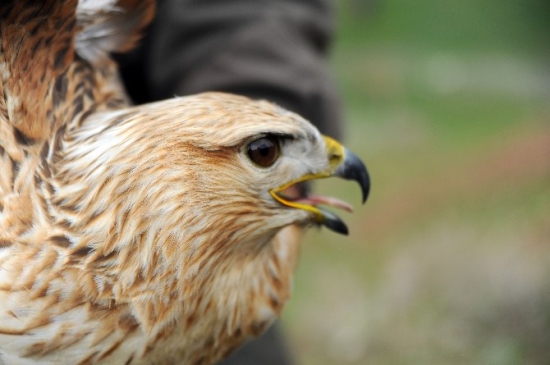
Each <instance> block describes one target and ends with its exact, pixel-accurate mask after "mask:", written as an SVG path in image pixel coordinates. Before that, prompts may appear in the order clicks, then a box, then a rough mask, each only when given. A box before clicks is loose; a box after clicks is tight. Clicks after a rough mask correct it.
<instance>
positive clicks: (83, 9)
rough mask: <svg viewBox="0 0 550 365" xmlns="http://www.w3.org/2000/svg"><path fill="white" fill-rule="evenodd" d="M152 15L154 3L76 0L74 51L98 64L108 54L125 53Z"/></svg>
mask: <svg viewBox="0 0 550 365" xmlns="http://www.w3.org/2000/svg"><path fill="white" fill-rule="evenodd" d="M154 13H155V1H154V0H80V1H79V2H78V6H77V9H76V18H77V24H78V26H79V28H80V31H79V32H78V33H77V34H76V42H75V48H76V51H77V53H78V54H79V56H81V57H82V58H84V59H86V60H87V61H89V62H91V63H93V64H98V63H100V62H102V61H104V60H106V59H107V58H108V56H109V53H112V52H119V53H120V52H127V51H129V50H130V49H132V48H133V47H134V46H135V45H136V44H137V42H138V41H139V39H140V38H141V33H142V31H143V29H144V28H145V27H146V26H147V25H148V24H149V23H150V22H151V20H152V19H153V15H154Z"/></svg>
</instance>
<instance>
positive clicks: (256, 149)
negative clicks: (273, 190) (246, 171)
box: [247, 136, 279, 167]
mask: <svg viewBox="0 0 550 365" xmlns="http://www.w3.org/2000/svg"><path fill="white" fill-rule="evenodd" d="M247 153H248V157H249V158H250V160H251V161H252V162H254V163H255V164H256V165H258V166H260V167H269V166H271V165H273V164H274V163H275V161H277V158H278V157H279V143H278V141H277V139H276V138H275V137H273V136H266V137H262V138H259V139H257V140H255V141H252V142H250V144H249V145H248V147H247Z"/></svg>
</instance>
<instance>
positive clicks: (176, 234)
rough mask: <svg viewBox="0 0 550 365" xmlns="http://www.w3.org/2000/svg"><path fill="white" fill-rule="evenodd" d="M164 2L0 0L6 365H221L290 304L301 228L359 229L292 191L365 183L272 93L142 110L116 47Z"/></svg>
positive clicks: (1, 293)
mask: <svg viewBox="0 0 550 365" xmlns="http://www.w3.org/2000/svg"><path fill="white" fill-rule="evenodd" d="M153 8H154V6H153V4H152V2H151V1H140V0H118V1H116V0H94V1H92V0H88V1H86V0H80V1H77V0H44V1H35V0H18V1H2V3H0V33H1V44H0V76H1V82H0V364H5V365H11V364H92V363H94V364H95V363H104V364H175V363H180V364H211V363H214V362H216V361H218V360H219V359H221V358H223V357H224V356H226V355H227V354H228V353H229V352H230V351H231V350H232V349H234V348H235V347H237V346H238V345H239V344H240V343H241V342H242V341H243V340H245V339H247V338H249V337H250V336H254V335H257V334H259V333H260V332H261V331H263V330H264V329H265V328H266V326H268V325H269V324H270V323H271V322H272V321H273V320H274V319H275V318H276V316H277V315H278V314H279V312H280V311H281V309H282V307H283V305H284V304H285V302H286V301H287V299H288V297H289V295H290V287H291V276H292V273H293V269H294V265H295V261H296V257H297V252H298V241H299V237H300V232H301V231H302V228H303V227H306V226H310V225H315V224H318V225H324V226H327V227H328V228H330V229H332V230H335V231H337V232H340V233H347V229H346V227H345V225H344V223H343V222H342V221H341V220H340V219H339V218H338V217H337V216H336V215H334V214H333V213H330V212H329V211H327V210H325V209H323V208H321V207H319V205H320V204H328V205H333V206H336V207H342V208H347V207H348V206H347V205H345V204H344V203H342V202H340V201H338V200H336V199H333V198H326V197H320V196H298V197H296V196H294V195H292V194H291V193H290V192H291V191H292V188H293V187H296V186H297V185H299V184H303V183H304V182H306V181H309V180H312V179H318V178H325V177H329V176H340V177H343V178H346V179H353V180H356V181H358V182H359V184H360V185H361V187H362V191H363V201H364V200H365V199H366V196H367V193H368V188H369V178H368V174H367V170H366V168H365V166H364V165H363V164H362V162H361V161H360V160H359V159H358V158H357V156H355V155H354V154H353V153H352V152H351V151H349V150H347V149H346V148H345V147H343V146H342V145H340V144H339V143H338V142H336V141H334V140H332V139H330V138H329V137H324V136H322V135H321V134H320V133H319V132H318V131H317V130H316V129H315V128H314V127H313V126H312V125H311V124H310V123H309V122H307V121H306V120H304V119H303V118H301V117H300V116H298V115H296V114H293V113H291V112H289V111H286V110H284V109H282V108H281V107H278V106H276V105H273V104H271V103H269V102H267V101H252V100H249V99H247V98H245V97H239V96H234V95H229V94H223V93H205V94H200V95H195V96H189V97H177V98H174V99H171V100H166V101H162V102H156V103H152V104H146V105H140V106H131V105H130V103H129V102H128V99H127V97H126V96H125V94H124V91H123V88H122V87H121V85H120V83H119V81H118V77H117V69H116V65H115V63H114V62H113V61H112V60H111V59H110V58H109V56H108V55H109V53H110V52H113V51H118V52H120V51H125V50H127V49H129V48H130V47H131V46H132V45H133V43H134V42H135V41H136V40H137V39H138V38H139V37H138V34H139V33H140V30H141V29H142V28H143V26H144V25H146V24H147V22H148V21H149V20H150V19H151V17H152V14H153Z"/></svg>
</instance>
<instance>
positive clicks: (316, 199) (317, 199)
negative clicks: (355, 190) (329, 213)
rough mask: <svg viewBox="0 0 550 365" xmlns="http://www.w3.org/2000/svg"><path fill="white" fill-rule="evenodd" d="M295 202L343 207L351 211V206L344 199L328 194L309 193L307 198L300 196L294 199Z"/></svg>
mask: <svg viewBox="0 0 550 365" xmlns="http://www.w3.org/2000/svg"><path fill="white" fill-rule="evenodd" d="M295 202H297V203H303V204H309V205H318V204H324V205H330V206H333V207H335V208H340V209H343V210H345V211H347V212H350V213H352V212H353V207H352V206H351V205H349V204H348V203H346V202H345V201H342V200H340V199H336V198H333V197H330V196H321V195H309V196H308V197H307V198H300V199H297V200H295Z"/></svg>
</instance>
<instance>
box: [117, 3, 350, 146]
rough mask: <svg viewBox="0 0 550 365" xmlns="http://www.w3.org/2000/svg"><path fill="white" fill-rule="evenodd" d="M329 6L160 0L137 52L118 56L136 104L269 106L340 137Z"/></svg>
mask: <svg viewBox="0 0 550 365" xmlns="http://www.w3.org/2000/svg"><path fill="white" fill-rule="evenodd" d="M333 13H334V9H333V4H332V2H331V1H330V0H231V1H230V0H165V1H160V3H159V5H158V8H157V14H156V17H155V20H154V21H153V23H152V24H151V26H150V27H149V29H148V30H147V33H146V36H145V38H144V40H143V42H142V46H141V47H140V48H139V49H137V50H135V51H133V52H131V53H130V54H128V55H122V56H119V61H120V62H121V64H122V65H121V70H122V74H123V79H124V81H125V83H126V85H127V88H128V91H129V93H130V96H131V97H132V98H133V99H134V101H136V102H137V103H142V102H147V101H153V100H160V99H165V98H169V97H173V96H174V95H188V94H194V93H199V92H203V91H225V92H232V93H237V94H242V95H247V96H249V97H252V98H261V99H267V100H271V101H273V102H275V103H277V104H279V105H281V106H284V107H285V108H287V109H289V110H292V111H295V112H297V113H298V114H300V115H302V116H303V117H305V118H306V119H308V120H310V121H312V122H313V123H314V124H316V126H317V127H318V128H319V129H320V130H321V131H322V132H323V133H325V134H328V135H331V136H333V137H336V138H338V137H340V130H341V105H340V100H339V98H338V94H337V92H336V88H335V85H334V82H333V80H332V77H331V76H330V72H329V71H328V67H327V64H326V55H327V52H328V49H329V46H330V42H331V39H332V35H333V30H334V14H333Z"/></svg>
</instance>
